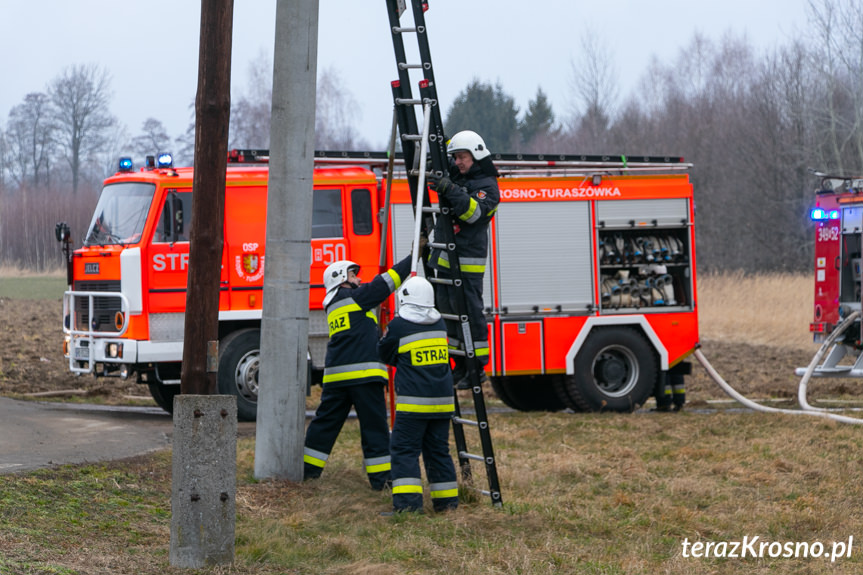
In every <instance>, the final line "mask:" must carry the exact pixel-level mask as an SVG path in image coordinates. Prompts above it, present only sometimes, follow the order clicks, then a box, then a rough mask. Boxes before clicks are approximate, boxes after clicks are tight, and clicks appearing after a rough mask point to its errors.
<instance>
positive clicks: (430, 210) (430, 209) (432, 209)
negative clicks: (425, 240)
mask: <svg viewBox="0 0 863 575" xmlns="http://www.w3.org/2000/svg"><path fill="white" fill-rule="evenodd" d="M423 213H424V214H439V213H440V208H439V207H437V206H423ZM432 247H434V246H432Z"/></svg>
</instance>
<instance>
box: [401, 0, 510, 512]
mask: <svg viewBox="0 0 863 575" xmlns="http://www.w3.org/2000/svg"><path fill="white" fill-rule="evenodd" d="M410 3H411V7H412V9H413V19H414V25H413V26H412V27H402V25H401V16H402V14H403V13H404V12H405V10H406V5H405V4H406V0H387V11H388V12H389V19H390V30H391V32H392V37H393V47H394V49H395V56H396V63H397V66H398V74H399V79H398V80H397V81H395V82H393V83H392V92H393V101H394V103H395V117H396V121H397V124H398V128H399V133H400V134H401V143H402V150H403V154H404V161H405V168H406V170H407V177H408V184H409V186H410V190H411V197H412V198H413V199H414V205H422V206H424V207H423V209H422V210H421V213H417V214H416V218H417V234H416V235H419V230H420V226H421V225H424V227H425V232H426V236H427V235H428V232H430V231H431V229H432V227H433V224H432V214H437V217H440V218H443V219H444V221H445V223H446V224H447V225H445V226H443V228H444V230H445V233H444V236H445V237H443V238H434V243H432V244H430V245H431V247H434V248H438V249H442V250H446V251H447V252H448V255H449V262H450V275H451V279H438V278H433V277H429V278H428V279H429V281H431V282H432V283H438V284H447V285H452V286H454V287H455V288H456V292H457V294H458V297H457V298H456V302H457V305H456V311H457V314H456V315H444V318H445V319H447V320H450V321H456V322H458V324H459V325H460V329H461V332H462V338H461V340H462V342H463V345H464V349H463V350H453V351H451V353H452V354H453V355H462V354H463V355H464V358H465V366H466V369H467V373H468V377H469V381H470V385H471V391H472V395H473V402H474V408H475V413H476V421H473V420H468V419H464V418H462V414H461V408H460V406H459V398H458V394H457V393H456V392H455V391H453V393H454V395H455V416H454V417H453V436H454V437H455V444H456V450H457V451H458V459H459V467H460V468H461V473H462V479H463V480H465V481H466V482H468V483H469V482H471V480H472V476H471V468H470V462H471V460H474V461H482V462H484V463H485V469H486V475H487V476H488V486H489V489H488V491H485V490H480V491H481V492H482V493H483V494H486V495H489V496H490V497H491V501H492V504H493V505H495V506H500V505H502V503H503V500H502V499H501V494H500V485H499V483H498V478H497V463H496V460H495V457H494V449H493V447H492V442H491V434H490V430H489V425H488V415H487V412H486V408H485V399H484V397H483V393H482V386H481V385H480V381H479V371H478V368H479V367H480V366H479V363H478V360H477V357H476V351H475V349H474V344H473V338H472V337H471V332H470V324H469V321H468V315H467V311H466V310H467V305H466V302H465V293H464V290H463V289H462V273H461V267H460V265H459V261H458V257H457V254H456V253H455V231H454V229H453V221H452V217H451V214H450V210H449V207H448V206H446V205H441V206H440V207H439V208H432V207H430V205H429V202H428V199H427V198H426V197H425V194H423V191H424V189H425V181H426V178H425V176H426V174H427V172H426V166H427V164H426V156H428V158H430V160H431V170H432V172H433V173H435V174H436V175H443V174H444V173H445V170H446V168H447V157H446V143H445V142H444V136H443V122H442V120H441V113H440V107H439V106H438V101H437V88H436V87H435V80H434V70H433V68H432V63H431V51H430V50H429V43H428V35H427V30H426V25H425V11H426V10H428V3H427V2H423V1H422V0H410ZM405 34H413V35H414V36H415V37H416V39H417V43H418V47H419V58H420V63H408V62H407V56H406V54H405V45H404V39H403V38H404V35H405ZM411 69H418V70H421V71H422V74H423V79H422V80H421V81H420V82H419V92H420V98H419V99H415V98H413V96H412V93H411V87H410V74H409V70H411ZM417 106H421V107H422V108H423V118H424V121H423V132H422V133H420V132H419V129H418V125H417V120H416V112H415V107H417ZM418 148H419V149H418ZM393 152H394V150H390V153H393ZM418 198H419V201H417V199H418ZM465 426H471V427H476V428H477V429H478V431H479V436H480V443H481V445H482V455H475V454H472V453H469V452H468V451H467V443H466V440H465V432H464V427H465Z"/></svg>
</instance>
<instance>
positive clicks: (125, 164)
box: [120, 158, 132, 172]
mask: <svg viewBox="0 0 863 575" xmlns="http://www.w3.org/2000/svg"><path fill="white" fill-rule="evenodd" d="M120 171H121V172H131V171H132V158H120Z"/></svg>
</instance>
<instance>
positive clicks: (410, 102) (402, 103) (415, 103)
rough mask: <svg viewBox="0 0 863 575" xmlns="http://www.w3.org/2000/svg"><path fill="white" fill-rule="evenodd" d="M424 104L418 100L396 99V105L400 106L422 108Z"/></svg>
mask: <svg viewBox="0 0 863 575" xmlns="http://www.w3.org/2000/svg"><path fill="white" fill-rule="evenodd" d="M422 103H423V101H422V100H418V99H411V98H396V104H398V105H399V106H421V105H422Z"/></svg>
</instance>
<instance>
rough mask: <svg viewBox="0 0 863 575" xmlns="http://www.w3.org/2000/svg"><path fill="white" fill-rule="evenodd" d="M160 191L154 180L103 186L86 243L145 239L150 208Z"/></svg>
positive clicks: (125, 241)
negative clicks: (145, 227)
mask: <svg viewBox="0 0 863 575" xmlns="http://www.w3.org/2000/svg"><path fill="white" fill-rule="evenodd" d="M155 191H156V186H155V185H154V184H144V183H140V182H128V183H122V184H110V185H108V186H105V188H104V189H103V190H102V195H101V196H99V203H98V204H97V205H96V211H95V212H94V213H93V220H92V221H91V222H90V227H89V228H87V229H88V231H87V237H86V238H84V245H85V246H105V245H111V244H121V245H125V244H134V243H136V242H138V241H139V240H140V239H141V233H142V232H143V231H144V223H145V222H146V221H147V212H148V211H149V210H150V204H151V203H152V202H153V194H154V193H155Z"/></svg>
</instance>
